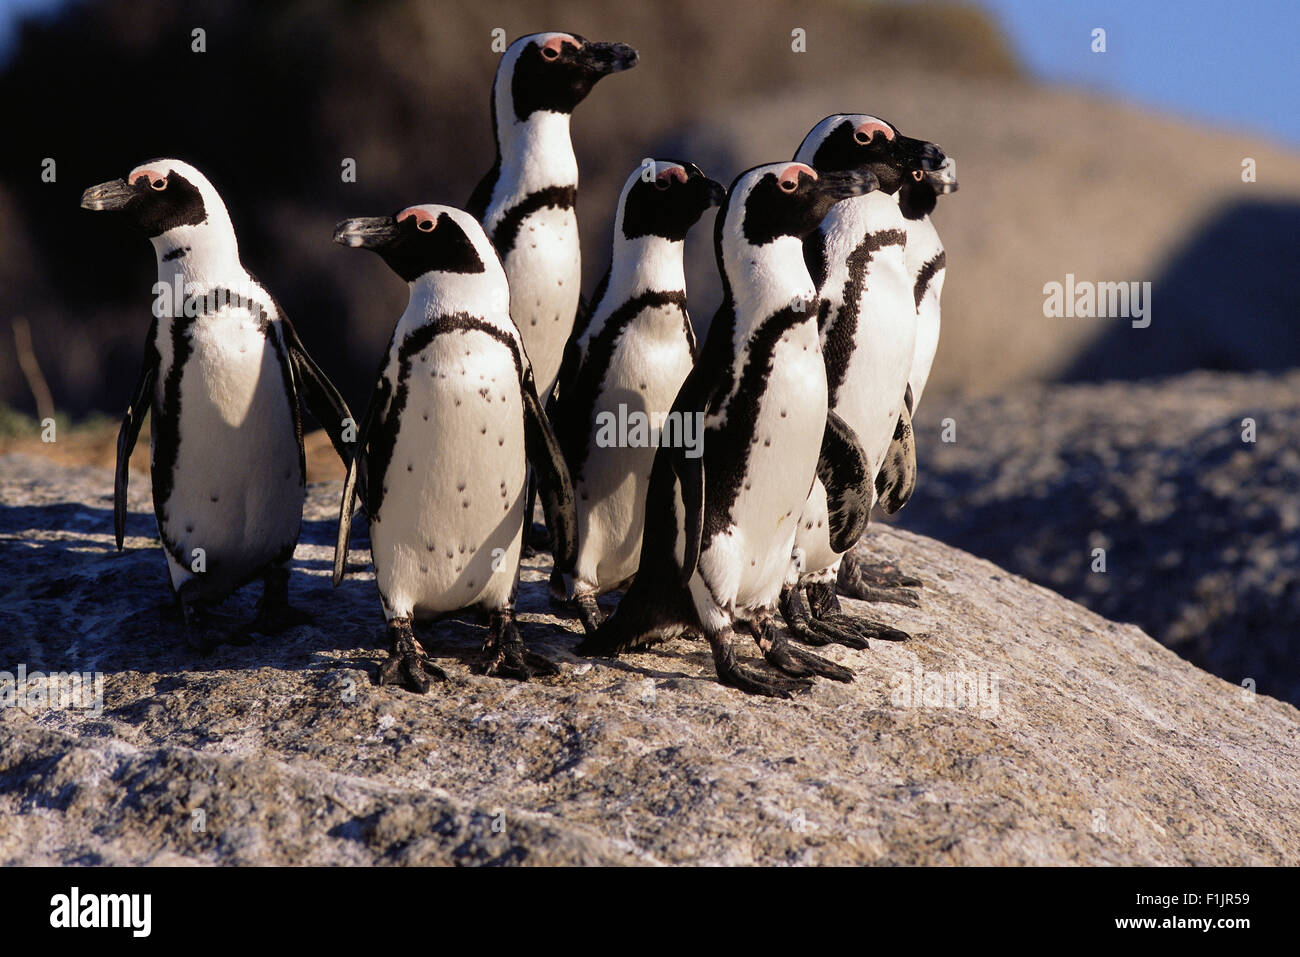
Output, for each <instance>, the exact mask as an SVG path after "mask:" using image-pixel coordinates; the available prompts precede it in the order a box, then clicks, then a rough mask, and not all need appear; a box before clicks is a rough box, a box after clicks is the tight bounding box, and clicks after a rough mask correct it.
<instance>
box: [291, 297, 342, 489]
mask: <svg viewBox="0 0 1300 957" xmlns="http://www.w3.org/2000/svg"><path fill="white" fill-rule="evenodd" d="M280 323H281V329H282V330H283V334H284V340H285V346H286V347H287V349H288V352H289V360H290V361H291V362H292V363H293V369H294V373H295V378H296V379H297V381H298V385H299V388H300V389H301V391H302V398H303V401H304V403H305V404H306V406H307V411H309V412H310V413H311V414H312V418H314V419H315V420H316V421H317V422H319V423H320V426H321V428H323V429H324V430H325V432H326V433H327V434H328V435H329V437H330V443H331V444H332V445H333V446H334V451H335V452H337V453H338V456H339V459H340V460H342V462H343V464H344V465H346V464H347V463H348V461H349V459H351V458H352V450H351V449H349V448H348V443H347V442H345V441H344V439H343V432H344V429H346V427H347V425H346V423H348V422H355V421H356V420H355V419H353V418H352V412H351V411H350V410H349V409H348V404H347V403H346V402H344V401H343V396H341V395H339V390H338V389H336V388H334V383H332V382H330V380H329V377H328V376H327V375H325V373H324V372H322V371H321V368H320V366H318V365H317V364H316V361H315V360H314V359H312V357H311V356H310V355H309V354H308V352H307V349H306V348H305V347H304V346H303V344H302V340H301V339H299V338H298V332H297V330H295V329H294V328H293V324H292V323H290V322H289V319H288V317H286V316H284V315H283V314H281V316H280Z"/></svg>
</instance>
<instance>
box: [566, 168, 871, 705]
mask: <svg viewBox="0 0 1300 957" xmlns="http://www.w3.org/2000/svg"><path fill="white" fill-rule="evenodd" d="M876 185H877V182H876V177H875V176H874V175H873V174H872V173H871V172H869V171H865V170H846V171H842V172H830V173H824V174H818V173H817V172H815V171H814V170H813V169H812V168H810V167H808V166H806V165H804V164H802V163H776V164H771V165H766V166H759V167H755V168H754V169H751V170H749V171H747V172H745V173H742V174H741V175H740V176H739V177H738V178H737V179H736V181H735V182H734V183H733V184H732V185H731V188H730V190H729V195H728V197H727V200H726V202H725V204H724V205H723V208H722V210H721V211H720V212H719V213H718V216H717V219H716V221H715V223H714V249H715V255H716V257H717V261H718V267H719V271H720V273H721V275H722V285H723V302H722V305H721V307H720V308H719V310H718V312H717V314H716V316H715V317H714V319H713V323H712V325H711V326H710V327H709V333H708V336H707V337H706V339H705V342H704V347H703V349H702V351H701V353H700V356H699V359H698V360H697V362H696V364H695V366H694V368H693V369H692V370H691V372H690V374H689V375H688V376H687V377H686V381H685V382H684V383H683V384H682V388H681V390H680V391H679V392H678V395H677V399H676V400H675V401H674V403H673V408H672V411H673V412H674V413H678V414H680V415H695V416H699V417H700V421H701V422H702V424H703V429H704V441H703V446H702V451H703V454H702V455H701V456H698V457H697V456H692V455H687V454H686V452H687V451H688V450H687V449H686V448H683V447H681V446H680V445H668V444H665V443H661V445H660V448H659V449H658V451H657V452H656V453H655V459H654V467H653V469H652V471H651V476H650V485H649V490H648V492H647V496H646V506H645V525H644V532H643V540H642V545H641V557H640V564H639V568H638V571H637V574H636V578H635V579H634V580H633V582H632V584H631V586H630V587H629V588H628V590H627V593H626V594H625V596H624V597H623V600H622V601H621V602H620V603H619V605H618V608H617V609H616V610H615V612H614V613H613V615H611V616H610V617H609V618H607V619H606V620H605V621H604V622H603V623H602V624H601V626H600V627H599V628H598V629H597V630H596V632H595V634H593V635H591V636H589V637H588V638H587V639H586V640H585V641H584V642H583V643H582V644H581V645H580V646H579V648H578V651H579V653H582V654H616V653H618V652H620V651H623V650H625V649H629V648H634V647H638V646H641V645H645V644H648V643H651V642H653V641H656V640H659V639H662V638H666V637H670V636H673V635H676V634H681V633H684V632H689V631H695V632H703V634H704V635H705V637H706V638H707V639H708V640H709V643H710V645H711V646H712V650H713V660H714V664H715V666H716V668H717V673H718V678H719V679H720V680H721V681H722V682H723V683H724V684H729V685H733V686H735V687H737V688H740V689H742V690H744V691H746V692H751V693H760V694H769V695H777V696H783V697H784V696H788V695H789V694H790V693H791V692H792V691H795V690H798V689H802V688H806V687H808V686H809V684H810V676H812V675H823V676H825V677H829V678H834V679H837V680H841V681H848V680H851V679H852V674H851V673H850V672H849V671H848V670H847V669H845V668H841V667H840V666H839V665H836V664H833V663H832V662H829V661H826V660H825V659H823V658H820V657H818V656H816V655H813V654H810V653H808V652H805V651H802V650H801V649H797V648H794V647H792V646H791V645H789V644H788V643H787V642H786V641H785V638H784V635H783V634H782V632H781V631H780V630H779V629H778V628H777V626H776V624H775V622H774V621H773V618H772V613H773V610H774V608H775V605H776V601H777V598H778V596H779V594H780V592H781V587H782V585H783V584H785V583H786V582H787V581H789V580H791V578H790V570H791V561H790V557H791V552H792V549H793V547H794V538H795V526H796V524H797V521H798V517H799V514H800V512H801V510H802V509H803V506H804V503H805V501H806V500H807V498H808V492H809V489H810V488H811V486H812V483H813V479H814V476H816V475H819V474H820V475H821V476H822V479H823V481H824V482H825V483H827V484H828V487H829V488H830V489H831V490H832V494H833V495H834V496H835V497H836V501H837V502H839V503H840V505H841V507H840V508H839V509H837V511H836V515H835V518H836V521H837V523H838V524H837V527H836V529H835V536H836V539H837V540H838V539H839V538H841V537H850V538H856V537H857V535H859V534H860V533H861V531H862V529H863V527H865V524H866V518H867V509H868V507H869V505H870V477H869V475H868V474H867V466H866V461H865V458H864V456H863V455H862V450H861V447H860V446H859V445H858V443H857V440H856V439H855V438H854V436H853V434H852V432H851V431H850V430H849V429H848V428H847V427H845V425H844V423H843V421H842V420H841V419H840V418H839V417H838V416H836V415H834V414H833V413H831V412H830V410H829V407H828V405H827V391H826V364H825V362H824V361H823V359H822V354H821V342H820V340H819V338H818V333H817V312H816V290H815V287H814V285H813V282H812V277H811V276H810V275H809V273H808V269H807V267H806V266H805V265H804V259H803V249H802V241H803V237H805V236H807V235H808V234H809V233H811V232H812V231H813V230H815V229H816V227H817V224H818V223H819V222H821V220H822V218H823V217H824V216H825V215H826V214H827V212H828V211H829V210H830V209H831V208H832V207H833V206H834V204H835V203H836V202H838V201H841V200H845V199H848V198H851V197H858V196H862V195H864V194H866V193H868V192H869V191H870V190H872V189H874V188H875V187H876ZM828 449H829V450H831V451H832V452H833V455H829V456H828V455H827V454H826V452H827V450H828ZM855 453H856V454H855ZM737 623H739V624H740V625H741V626H742V627H744V628H745V629H746V630H747V631H748V632H749V633H750V634H751V635H752V636H753V637H754V638H755V639H756V640H757V642H758V645H759V648H760V649H761V650H762V652H763V655H764V657H765V658H766V659H767V660H768V661H769V662H770V663H772V664H773V665H774V666H775V667H776V668H778V669H779V670H781V671H782V672H784V673H785V674H786V675H790V676H792V677H791V678H785V677H779V676H771V675H764V674H761V673H759V672H757V671H754V670H752V669H750V668H747V667H745V666H743V665H741V664H740V663H739V662H738V661H737V660H736V652H735V648H734V646H733V638H734V629H735V627H736V626H737Z"/></svg>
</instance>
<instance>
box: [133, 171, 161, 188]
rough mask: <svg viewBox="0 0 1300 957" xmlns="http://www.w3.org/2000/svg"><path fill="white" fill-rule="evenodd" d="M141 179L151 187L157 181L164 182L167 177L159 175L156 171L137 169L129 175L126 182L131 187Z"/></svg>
mask: <svg viewBox="0 0 1300 957" xmlns="http://www.w3.org/2000/svg"><path fill="white" fill-rule="evenodd" d="M142 179H143V180H146V181H147V182H148V183H149V184H150V185H151V186H152V185H153V184H154V183H157V182H159V181H165V180H166V179H167V177H166V175H164V174H163V173H159V172H158V171H157V170H152V169H138V170H136V171H135V172H134V173H132V174H131V178H130V179H129V180H127V182H129V183H130V184H131V185H132V186H134V185H135V184H136V183H138V182H140V180H142Z"/></svg>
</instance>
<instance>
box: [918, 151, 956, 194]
mask: <svg viewBox="0 0 1300 957" xmlns="http://www.w3.org/2000/svg"><path fill="white" fill-rule="evenodd" d="M925 178H926V181H927V182H928V183H929V184H930V185H931V186H933V187H934V191H935V192H936V193H938V194H940V195H941V196H942V195H943V194H945V193H955V192H957V161H956V160H955V159H953V158H952V157H951V156H948V157H945V159H944V161H943V165H942V166H940V167H939V168H938V169H937V170H935V171H934V172H927V173H926V174H925Z"/></svg>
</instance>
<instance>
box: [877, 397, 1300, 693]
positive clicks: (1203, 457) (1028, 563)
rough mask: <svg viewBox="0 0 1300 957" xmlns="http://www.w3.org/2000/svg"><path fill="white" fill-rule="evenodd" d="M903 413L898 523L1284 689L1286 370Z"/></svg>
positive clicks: (1295, 673)
mask: <svg viewBox="0 0 1300 957" xmlns="http://www.w3.org/2000/svg"><path fill="white" fill-rule="evenodd" d="M919 413H920V414H919V417H918V423H917V436H918V438H917V455H918V458H919V464H920V478H919V480H918V482H917V488H916V493H915V495H914V496H913V498H912V500H911V501H910V502H909V503H908V505H907V507H906V508H904V509H903V510H902V511H901V512H899V515H898V518H899V523H900V524H901V525H903V526H905V527H907V528H909V529H911V530H914V531H917V532H921V533H923V534H926V535H933V536H935V537H938V538H942V539H943V540H944V541H945V542H948V543H949V544H952V545H955V546H957V547H959V548H964V549H967V550H968V551H971V552H974V553H975V554H977V555H980V556H981V557H983V558H987V559H989V560H991V561H994V562H997V563H998V564H999V565H1002V566H1003V567H1005V568H1007V569H1010V570H1011V571H1014V572H1017V573H1019V574H1022V575H1026V576H1028V577H1030V578H1032V579H1033V580H1034V581H1037V582H1039V583H1040V584H1043V585H1046V586H1048V587H1049V588H1052V589H1055V590H1056V591H1058V592H1060V593H1062V594H1063V595H1066V596H1068V597H1070V598H1073V599H1075V600H1076V601H1080V602H1082V603H1083V604H1085V605H1087V606H1088V607H1089V608H1091V609H1093V610H1094V611H1096V612H1098V613H1100V614H1102V615H1105V616H1106V617H1107V618H1112V619H1117V620H1120V621H1132V622H1136V623H1137V624H1139V625H1141V626H1142V627H1143V628H1144V629H1145V630H1146V631H1147V632H1148V633H1149V634H1151V635H1153V636H1154V637H1156V638H1157V639H1159V640H1160V641H1161V642H1162V643H1163V644H1165V645H1168V646H1169V647H1170V648H1173V649H1174V650H1175V651H1177V652H1178V653H1179V654H1181V655H1183V656H1184V657H1186V658H1188V659H1189V660H1191V661H1192V662H1194V663H1196V664H1198V665H1200V666H1201V667H1202V668H1205V669H1206V670H1208V671H1211V672H1213V673H1214V674H1217V675H1219V676H1220V677H1222V678H1225V679H1226V680H1228V681H1230V682H1232V683H1233V684H1240V683H1241V682H1243V681H1246V680H1250V681H1253V682H1255V686H1256V688H1257V690H1259V691H1262V692H1264V693H1266V694H1270V695H1274V696H1276V697H1278V698H1282V699H1284V700H1287V701H1290V702H1292V703H1293V704H1300V644H1297V635H1298V634H1300V449H1297V448H1296V444H1295V443H1296V436H1298V435H1300V372H1291V373H1287V374H1284V375H1280V376H1270V375H1262V374H1255V375H1242V374H1230V373H1210V372H1201V373H1193V374H1190V375H1185V376H1177V377H1174V378H1171V379H1166V380H1161V381H1158V382H1148V383H1141V384H1116V383H1112V384H1105V385H1096V386H1083V385H1079V386H1026V387H1022V388H1018V389H1016V390H1014V391H1009V392H1007V393H1006V394H1005V395H1003V396H1001V397H998V398H996V399H985V400H978V401H973V400H957V399H949V398H945V397H943V396H939V395H935V396H934V397H933V398H931V397H930V396H929V395H926V397H925V401H924V402H923V403H922V404H921V406H920V408H919ZM945 419H951V420H952V424H953V429H954V432H953V435H952V437H953V438H955V441H953V442H944V441H942V438H941V437H942V432H943V424H942V423H943V420H945ZM1250 438H1253V439H1254V441H1247V439H1250ZM1095 548H1102V549H1104V550H1105V559H1106V570H1105V573H1104V574H1103V573H1097V572H1093V570H1092V567H1093V564H1094V561H1095V559H1094V553H1093V549H1095Z"/></svg>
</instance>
